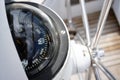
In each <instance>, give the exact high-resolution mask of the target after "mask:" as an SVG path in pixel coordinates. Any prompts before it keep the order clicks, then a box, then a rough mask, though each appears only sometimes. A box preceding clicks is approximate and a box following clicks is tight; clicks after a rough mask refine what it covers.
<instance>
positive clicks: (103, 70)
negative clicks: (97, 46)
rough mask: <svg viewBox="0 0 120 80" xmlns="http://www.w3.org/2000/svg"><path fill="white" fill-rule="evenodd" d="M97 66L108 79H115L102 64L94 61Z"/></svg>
mask: <svg viewBox="0 0 120 80" xmlns="http://www.w3.org/2000/svg"><path fill="white" fill-rule="evenodd" d="M95 63H96V65H97V66H98V68H99V69H100V70H101V71H102V72H103V73H104V74H105V75H106V76H107V77H108V79H109V80H116V78H115V77H114V76H113V75H112V74H111V73H110V72H109V71H108V70H107V69H106V68H105V67H104V66H103V64H102V63H100V62H95Z"/></svg>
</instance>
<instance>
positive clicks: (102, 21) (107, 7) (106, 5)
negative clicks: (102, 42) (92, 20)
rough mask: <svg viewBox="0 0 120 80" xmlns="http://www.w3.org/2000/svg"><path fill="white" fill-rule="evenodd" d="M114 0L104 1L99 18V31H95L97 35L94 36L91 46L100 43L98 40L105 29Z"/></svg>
mask: <svg viewBox="0 0 120 80" xmlns="http://www.w3.org/2000/svg"><path fill="white" fill-rule="evenodd" d="M112 1H113V0H105V1H104V4H103V8H102V11H101V14H100V18H99V21H98V25H97V31H96V33H95V36H94V37H93V41H92V42H91V48H96V47H97V44H98V41H99V39H100V36H101V33H102V31H103V28H104V24H105V21H106V19H107V16H108V12H109V10H110V7H111V4H112Z"/></svg>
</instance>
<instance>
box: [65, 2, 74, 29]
mask: <svg viewBox="0 0 120 80" xmlns="http://www.w3.org/2000/svg"><path fill="white" fill-rule="evenodd" d="M66 13H67V20H68V27H69V28H71V29H74V27H73V21H72V14H71V13H72V11H71V4H70V0H66Z"/></svg>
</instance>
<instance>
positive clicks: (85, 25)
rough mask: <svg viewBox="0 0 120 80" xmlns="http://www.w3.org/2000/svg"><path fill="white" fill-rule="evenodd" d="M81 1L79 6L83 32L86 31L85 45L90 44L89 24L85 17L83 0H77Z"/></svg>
mask: <svg viewBox="0 0 120 80" xmlns="http://www.w3.org/2000/svg"><path fill="white" fill-rule="evenodd" d="M79 1H80V3H81V8H82V20H83V25H84V28H85V33H86V39H87V46H89V45H90V42H91V41H90V40H91V39H90V30H89V24H88V18H87V13H86V9H85V1H84V0H79Z"/></svg>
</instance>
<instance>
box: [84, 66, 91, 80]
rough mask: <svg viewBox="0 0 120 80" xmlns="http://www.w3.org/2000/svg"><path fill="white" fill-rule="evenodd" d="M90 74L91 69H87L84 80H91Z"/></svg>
mask: <svg viewBox="0 0 120 80" xmlns="http://www.w3.org/2000/svg"><path fill="white" fill-rule="evenodd" d="M91 73H92V71H91V67H89V69H88V70H86V72H85V80H91Z"/></svg>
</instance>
